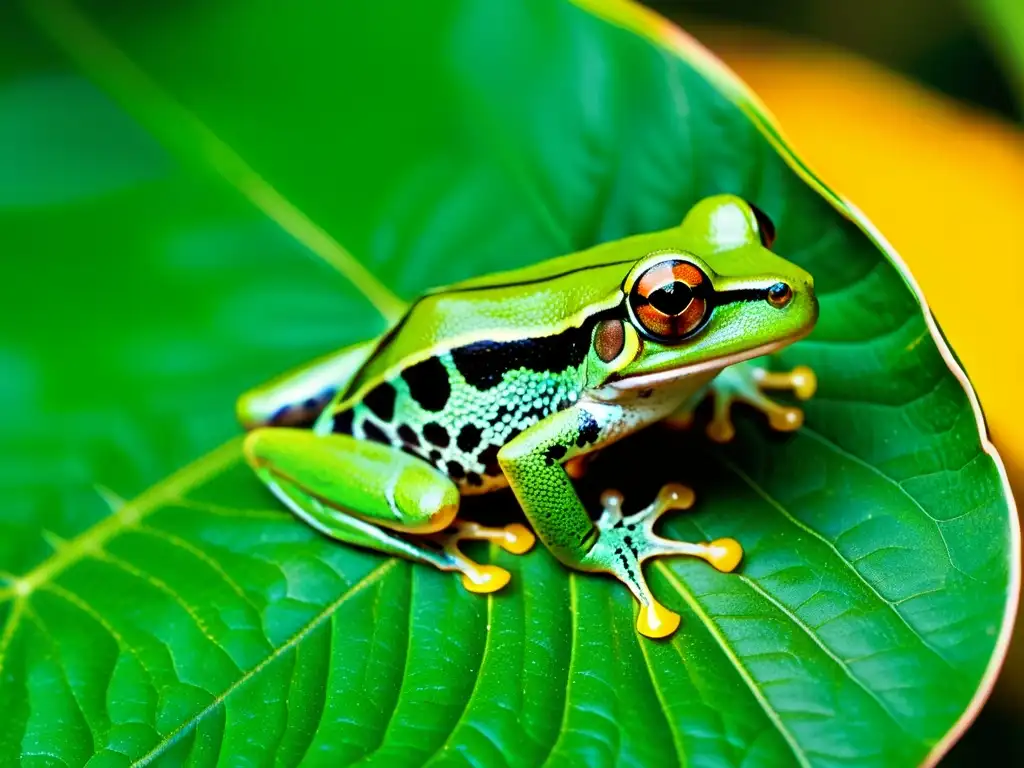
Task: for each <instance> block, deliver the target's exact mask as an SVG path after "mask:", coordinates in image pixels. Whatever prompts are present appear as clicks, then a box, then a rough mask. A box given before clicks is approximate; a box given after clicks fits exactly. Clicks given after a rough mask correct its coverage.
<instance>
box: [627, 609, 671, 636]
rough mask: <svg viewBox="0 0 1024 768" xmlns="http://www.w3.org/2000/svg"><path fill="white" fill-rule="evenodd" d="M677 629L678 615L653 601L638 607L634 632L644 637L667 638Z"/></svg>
mask: <svg viewBox="0 0 1024 768" xmlns="http://www.w3.org/2000/svg"><path fill="white" fill-rule="evenodd" d="M677 629H679V614H678V613H675V612H673V611H670V610H669V609H668V608H666V607H665V606H663V605H662V604H661V603H658V602H655V601H651V602H650V603H649V604H647V605H641V606H640V614H639V615H638V616H637V617H636V631H637V632H639V633H640V634H641V635H643V636H644V637H653V638H659V637H668V636H669V635H671V634H672V633H673V632H675V631H676V630H677Z"/></svg>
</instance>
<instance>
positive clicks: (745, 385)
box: [664, 360, 818, 443]
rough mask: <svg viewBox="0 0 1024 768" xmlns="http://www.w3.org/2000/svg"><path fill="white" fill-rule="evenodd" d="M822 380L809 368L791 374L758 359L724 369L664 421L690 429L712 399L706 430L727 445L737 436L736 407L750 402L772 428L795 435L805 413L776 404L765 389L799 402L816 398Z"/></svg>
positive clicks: (802, 368) (802, 366)
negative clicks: (701, 408)
mask: <svg viewBox="0 0 1024 768" xmlns="http://www.w3.org/2000/svg"><path fill="white" fill-rule="evenodd" d="M817 386H818V380H817V378H816V377H815V375H814V371H812V370H811V369H810V368H808V367H807V366H805V365H798V366H797V367H796V368H794V369H793V370H791V371H771V370H768V369H767V368H765V367H764V366H763V365H759V364H758V362H757V361H756V360H750V361H747V362H744V363H737V364H736V365H731V366H729V367H728V368H726V369H725V370H723V371H722V372H721V373H720V374H718V376H717V377H716V378H715V379H713V380H712V381H711V383H710V384H709V385H708V386H707V387H705V388H704V389H702V390H700V391H699V392H698V393H696V394H695V395H694V396H693V397H692V398H690V399H689V400H688V401H687V402H686V403H684V404H683V406H682V407H681V408H679V410H677V411H676V412H675V413H673V414H672V415H671V416H669V417H668V418H666V419H665V420H664V423H665V424H667V425H668V426H670V427H679V428H686V427H689V426H690V425H691V424H692V423H693V413H694V411H695V410H696V409H697V406H699V405H700V404H701V402H702V401H703V400H704V398H705V397H707V396H709V395H710V397H711V398H712V402H713V409H712V416H711V421H709V422H708V425H707V427H706V431H707V435H708V437H709V438H711V439H712V440H714V441H715V442H716V443H727V442H729V441H730V440H732V439H733V437H735V435H736V428H735V427H734V426H733V423H732V406H733V405H734V404H735V403H746V404H747V405H750V406H753V407H754V408H756V409H757V410H759V411H761V412H762V413H764V414H765V415H766V416H767V417H768V424H769V425H770V426H771V427H772V429H775V430H778V431H780V432H792V431H794V430H796V429H799V428H800V427H801V425H803V423H804V413H803V411H802V410H800V409H799V408H794V407H792V406H785V405H780V404H779V403H776V402H775V401H774V400H772V399H771V398H769V397H768V396H767V395H766V394H765V393H764V391H765V390H789V391H791V392H792V393H793V394H794V395H795V396H796V397H797V399H799V400H808V399H810V398H811V397H813V396H814V392H815V390H816V389H817Z"/></svg>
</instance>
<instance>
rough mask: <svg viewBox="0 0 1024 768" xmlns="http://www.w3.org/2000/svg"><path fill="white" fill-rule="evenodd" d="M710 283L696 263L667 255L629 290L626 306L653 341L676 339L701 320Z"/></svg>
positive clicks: (706, 306) (684, 334)
mask: <svg viewBox="0 0 1024 768" xmlns="http://www.w3.org/2000/svg"><path fill="white" fill-rule="evenodd" d="M710 289H711V283H710V281H709V280H708V278H707V276H706V275H705V274H704V273H703V272H701V271H700V270H699V269H698V268H697V267H695V266H693V264H690V263H688V262H685V261H680V260H678V259H670V260H667V261H662V262H659V263H657V264H655V265H654V266H652V267H650V268H649V269H648V270H647V271H645V272H644V273H643V274H642V275H640V279H639V280H637V281H636V283H635V284H634V286H633V289H632V290H631V291H630V292H629V308H630V311H631V313H632V315H633V317H634V319H635V320H636V322H637V324H638V325H639V326H640V328H641V330H643V331H644V333H645V334H646V335H647V336H649V337H650V338H652V339H654V340H656V341H678V340H680V339H682V338H683V337H684V336H687V335H689V334H691V333H693V332H694V331H696V330H697V329H698V328H700V326H701V323H703V321H704V318H705V317H706V316H707V313H708V301H707V295H708V293H709V292H710Z"/></svg>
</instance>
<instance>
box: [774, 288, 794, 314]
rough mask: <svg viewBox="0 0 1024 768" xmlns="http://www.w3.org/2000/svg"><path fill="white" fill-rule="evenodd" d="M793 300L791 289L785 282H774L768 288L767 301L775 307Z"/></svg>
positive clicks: (779, 307) (781, 306) (778, 307)
mask: <svg viewBox="0 0 1024 768" xmlns="http://www.w3.org/2000/svg"><path fill="white" fill-rule="evenodd" d="M792 300H793V289H792V288H790V287H789V286H788V285H787V284H786V283H776V284H775V285H773V286H772V287H771V288H769V289H768V303H769V304H771V305H772V306H773V307H775V308H776V309H782V308H783V307H784V306H786V305H787V304H789V302H790V301H792Z"/></svg>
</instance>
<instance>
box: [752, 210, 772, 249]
mask: <svg viewBox="0 0 1024 768" xmlns="http://www.w3.org/2000/svg"><path fill="white" fill-rule="evenodd" d="M747 205H749V206H750V210H751V212H752V213H753V214H754V218H755V219H757V235H758V237H760V238H761V245H763V246H764V247H765V248H771V247H772V244H773V243H774V242H775V224H774V223H773V222H772V220H771V219H770V218H768V214H767V213H765V212H764V211H762V210H761V209H760V208H758V207H757V206H756V205H754V204H753V203H752V202H750V201H749V200H748V201H747Z"/></svg>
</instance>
